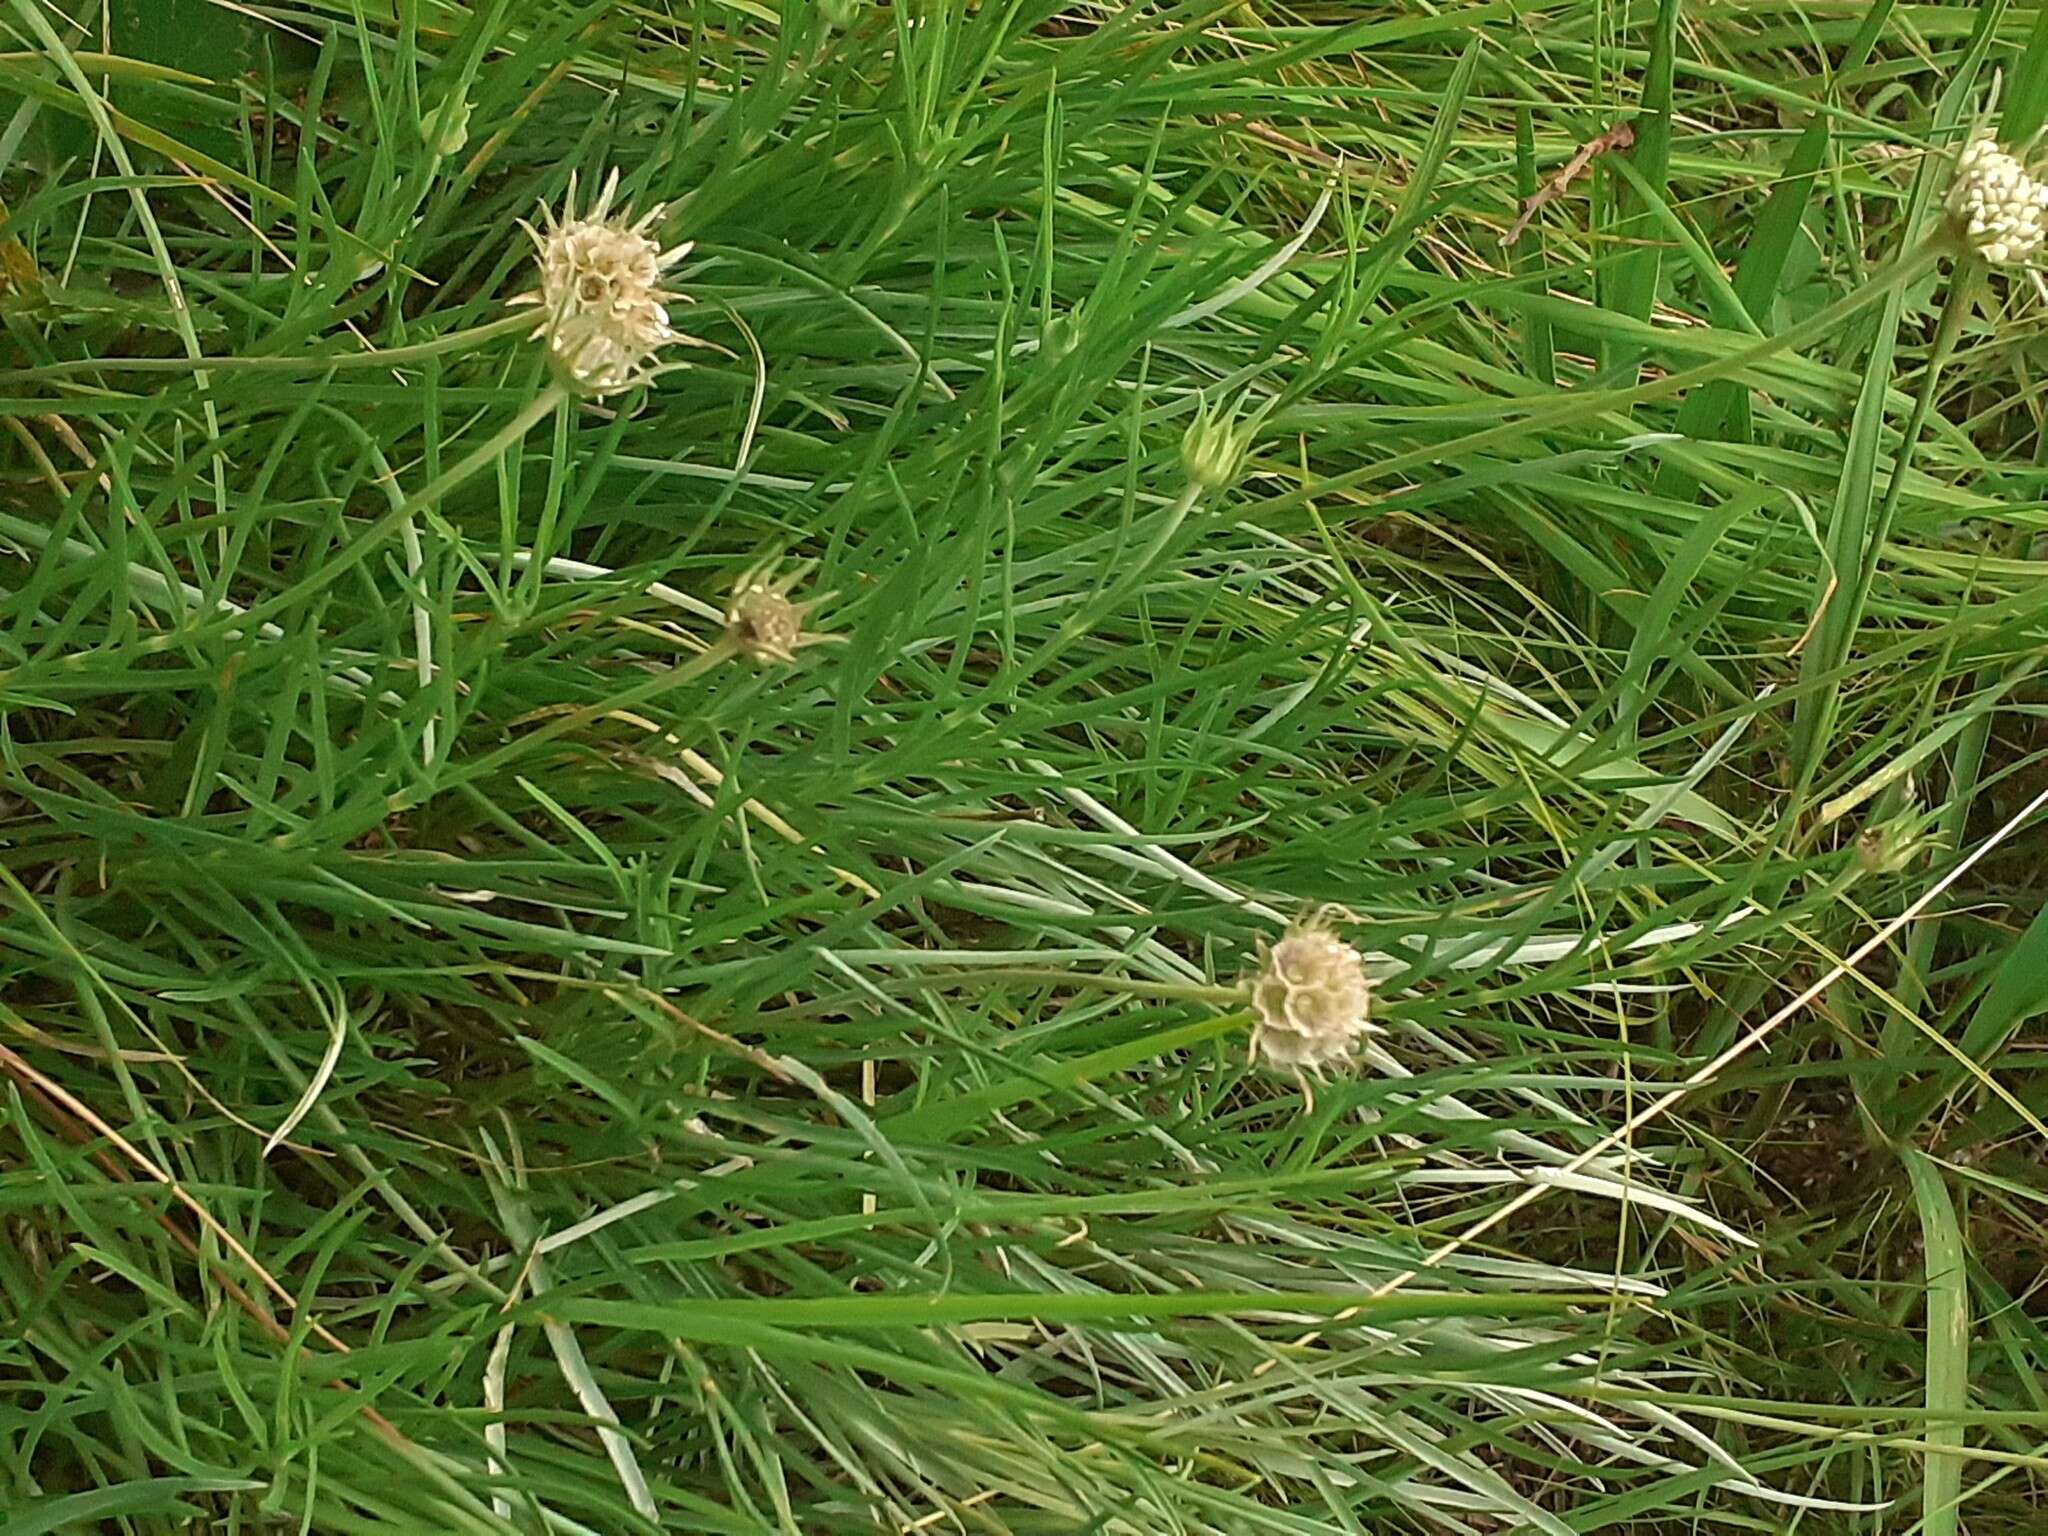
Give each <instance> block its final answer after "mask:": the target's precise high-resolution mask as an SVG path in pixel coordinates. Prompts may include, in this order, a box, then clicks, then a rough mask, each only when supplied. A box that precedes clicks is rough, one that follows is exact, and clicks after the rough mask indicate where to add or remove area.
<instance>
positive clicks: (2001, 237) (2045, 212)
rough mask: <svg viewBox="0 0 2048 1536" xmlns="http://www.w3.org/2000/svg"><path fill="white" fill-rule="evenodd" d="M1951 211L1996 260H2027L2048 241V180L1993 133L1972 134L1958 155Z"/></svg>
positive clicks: (1973, 242) (1972, 241)
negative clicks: (2000, 143)
mask: <svg viewBox="0 0 2048 1536" xmlns="http://www.w3.org/2000/svg"><path fill="white" fill-rule="evenodd" d="M1948 211H1949V217H1950V219H1951V220H1953V221H1954V223H1955V226H1956V228H1957V230H1958V231H1959V232H1960V234H1961V235H1962V237H1963V240H1964V241H1965V243H1967V244H1968V246H1969V247H1970V249H1971V250H1973V251H1975V252H1976V253H1977V254H1978V255H1979V256H1982V257H1983V258H1984V259H1985V260H1986V261H1988V262H1990V263H1991V264H1992V265H1993V266H2023V265H2025V264H2026V263H2028V262H2030V261H2033V260H2034V259H2035V258H2036V257H2037V256H2039V255H2040V254H2041V251H2042V247H2043V246H2044V245H2048V185H2044V184H2042V183H2041V182H2038V181H2036V180H2035V179H2034V178H2033V177H2032V176H2030V175H2028V174H2027V168H2026V167H2025V166H2024V165H2022V164H2021V163H2020V162H2019V161H2018V160H2017V159H2016V158H2014V157H2013V156H2012V155H2009V154H2007V153H2006V152H2005V151H2004V150H2002V149H2000V148H1999V147H1998V144H1997V142H1996V141H1995V140H1993V139H1992V138H1991V137H1990V136H1989V135H1986V136H1984V137H1981V138H1977V139H1972V140H1971V141H1970V143H1969V145H1968V146H1967V147H1966V148H1965V149H1964V150H1963V153H1962V156H1961V158H1960V159H1958V160H1957V162H1956V174H1955V180H1954V181H1953V182H1952V183H1951V184H1950V186H1949V192H1948Z"/></svg>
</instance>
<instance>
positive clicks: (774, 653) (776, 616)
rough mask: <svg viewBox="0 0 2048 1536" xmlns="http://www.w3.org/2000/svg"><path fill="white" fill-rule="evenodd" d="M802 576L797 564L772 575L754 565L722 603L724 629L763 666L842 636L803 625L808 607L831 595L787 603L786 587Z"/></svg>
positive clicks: (784, 662) (779, 662)
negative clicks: (811, 629) (781, 573)
mask: <svg viewBox="0 0 2048 1536" xmlns="http://www.w3.org/2000/svg"><path fill="white" fill-rule="evenodd" d="M803 576H804V572H803V569H802V568H801V567H798V568H797V569H795V570H792V571H788V572H785V573H784V574H783V575H781V576H773V575H771V574H770V573H769V570H768V568H767V567H762V566H757V567H755V568H754V569H753V570H751V571H749V572H748V573H747V574H746V575H744V576H742V577H741V578H740V579H739V580H738V581H737V582H736V583H734V585H733V589H732V598H731V600H730V601H729V602H727V604H726V605H725V632H726V634H727V636H728V637H730V638H731V640H732V642H733V644H735V645H736V646H738V647H739V649H740V650H741V652H742V653H744V654H745V655H747V656H749V657H751V658H753V659H754V660H755V661H757V662H760V663H761V664H762V665H764V666H767V665H779V666H787V665H788V664H789V663H790V662H793V661H795V660H796V656H797V652H798V651H801V650H803V649H804V648H805V647H806V646H812V645H828V644H831V643H833V642H835V641H837V640H839V639H840V638H842V637H841V636H838V635H826V634H816V633H813V632H812V631H810V630H807V629H805V628H804V620H805V619H807V618H809V617H810V615H811V610H812V609H814V608H816V607H818V606H819V605H820V604H821V603H824V602H825V601H827V599H828V598H829V597H830V596H831V594H830V593H827V594H825V595H824V596H820V597H813V598H809V599H807V600H806V601H804V602H801V603H793V602H791V601H790V600H789V593H790V589H791V588H793V587H794V586H795V585H796V584H797V583H798V582H799V581H801V580H802V579H803Z"/></svg>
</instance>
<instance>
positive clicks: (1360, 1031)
mask: <svg viewBox="0 0 2048 1536" xmlns="http://www.w3.org/2000/svg"><path fill="white" fill-rule="evenodd" d="M1330 918H1331V914H1330V912H1329V910H1328V909H1325V910H1323V911H1321V912H1317V913H1314V914H1313V915H1311V916H1309V917H1306V918H1301V919H1297V920H1296V921H1294V922H1292V923H1289V924H1288V925H1287V931H1286V933H1284V934H1283V935H1282V936H1281V938H1280V941H1279V942H1278V943H1277V944H1270V945H1269V944H1267V943H1266V942H1265V941H1264V940H1261V941H1260V944H1259V965H1258V969H1257V970H1256V971H1254V972H1253V973H1252V974H1251V975H1250V976H1249V977H1248V978H1247V985H1248V987H1249V989H1250V992H1251V1000H1252V1012H1253V1014H1254V1015H1255V1016H1256V1018H1255V1022H1254V1025H1253V1029H1252V1055H1253V1057H1254V1059H1261V1058H1262V1059H1264V1060H1265V1061H1266V1062H1267V1063H1269V1064H1270V1065H1273V1066H1279V1067H1288V1068H1291V1069H1292V1070H1294V1071H1296V1072H1300V1071H1309V1072H1320V1071H1321V1070H1322V1068H1324V1067H1327V1066H1340V1065H1343V1064H1344V1063H1346V1062H1349V1061H1350V1059H1351V1056H1352V1052H1353V1051H1355V1050H1356V1049H1357V1047H1358V1042H1359V1041H1360V1040H1362V1039H1364V1038H1365V1037H1366V1036H1367V1035H1370V1034H1377V1033H1379V1031H1378V1030H1377V1029H1376V1028H1375V1027H1374V1026H1373V1025H1372V1024H1371V1023H1370V1022H1368V1021H1367V1018H1366V1014H1367V1012H1368V1010H1369V1009H1370V1007H1371V1005H1372V982H1371V980H1370V979H1369V978H1368V977H1367V976H1366V974H1365V962H1364V960H1363V959H1362V958H1361V957H1360V955H1359V953H1358V951H1357V950H1355V949H1353V948H1352V947H1351V946H1350V945H1349V944H1347V943H1345V942H1344V941H1343V940H1342V939H1340V938H1338V937H1337V935H1336V934H1335V933H1334V932H1333V931H1332V929H1331V926H1330Z"/></svg>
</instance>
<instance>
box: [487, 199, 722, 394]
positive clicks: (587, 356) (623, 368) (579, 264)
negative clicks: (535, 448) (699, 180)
mask: <svg viewBox="0 0 2048 1536" xmlns="http://www.w3.org/2000/svg"><path fill="white" fill-rule="evenodd" d="M618 186H619V173H618V172H617V171H613V172H612V173H611V175H610V176H608V177H606V178H605V183H604V190H603V191H602V192H601V193H599V194H598V199H597V204H596V206H595V207H593V208H592V209H591V210H590V212H589V213H588V214H584V215H580V216H579V215H578V214H577V213H576V211H575V209H576V180H575V178H574V177H573V176H572V177H571V178H570V180H569V196H568V198H567V200H566V201H565V202H564V203H563V205H562V216H561V218H560V219H557V218H556V217H555V215H554V213H553V212H551V211H550V210H548V209H546V208H543V209H542V210H541V224H542V227H541V228H540V229H535V228H534V227H533V226H532V225H531V224H528V223H526V222H525V221H524V220H521V221H520V227H521V228H522V229H524V230H525V231H526V233H527V234H528V235H529V236H531V237H532V240H533V243H534V247H535V249H536V251H537V253H538V259H539V264H540V287H539V288H537V289H535V290H534V291H533V292H531V293H522V294H520V295H519V297H517V298H516V299H514V300H513V301H512V302H513V303H514V304H536V305H539V306H540V321H539V323H538V324H537V325H535V326H534V328H533V337H534V339H536V340H539V339H542V338H545V339H546V341H547V347H548V356H549V359H550V360H551V361H552V362H553V363H554V365H555V368H556V371H557V372H558V373H559V374H560V375H561V376H562V378H563V379H564V380H565V381H566V382H567V383H568V384H569V385H570V387H571V388H573V389H576V390H578V391H580V392H582V393H584V394H589V395H612V394H617V393H618V392H619V391H620V390H623V389H630V388H632V387H633V386H634V385H636V384H641V383H645V382H646V380H647V379H648V377H649V374H650V370H651V367H652V364H653V361H654V355H655V353H656V351H657V350H659V349H660V348H662V347H664V346H667V345H668V344H669V343H671V342H678V341H679V342H687V343H691V344H696V343H695V338H694V337H690V336H684V335H680V334H679V333H677V332H676V331H674V330H671V329H670V328H669V323H668V304H669V303H670V302H671V301H673V300H675V299H678V298H680V297H682V296H681V295H679V294H674V293H670V292H668V291H666V290H665V289H663V288H662V286H661V279H662V274H663V273H664V272H666V271H667V270H668V269H669V268H670V267H672V266H674V265H675V264H676V263H677V262H679V261H681V260H682V259H683V258H684V257H685V256H687V255H689V253H690V246H689V245H688V244H687V243H685V244H683V245H677V246H671V247H669V249H667V250H663V249H662V248H661V246H660V245H659V244H657V243H656V242H655V241H654V240H652V239H650V238H649V237H648V234H647V230H648V228H649V227H650V226H651V225H652V224H654V222H655V221H656V220H658V219H659V218H660V217H661V215H662V213H663V212H664V211H665V206H664V205H661V204H657V205H656V206H654V207H653V208H650V209H648V210H647V212H645V213H643V214H641V215H640V217H639V218H638V219H635V220H633V221H632V222H631V223H628V222H627V221H626V216H625V215H624V214H623V213H621V214H620V215H619V217H617V218H616V219H614V218H612V217H611V216H610V215H611V205H612V197H613V195H614V194H615V193H616V192H617V191H618Z"/></svg>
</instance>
